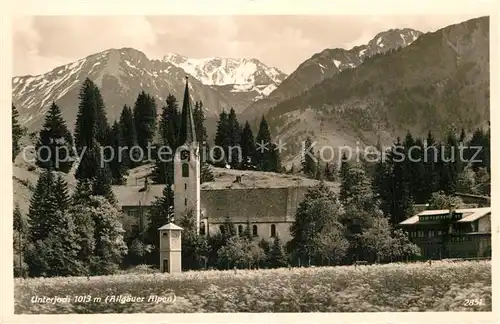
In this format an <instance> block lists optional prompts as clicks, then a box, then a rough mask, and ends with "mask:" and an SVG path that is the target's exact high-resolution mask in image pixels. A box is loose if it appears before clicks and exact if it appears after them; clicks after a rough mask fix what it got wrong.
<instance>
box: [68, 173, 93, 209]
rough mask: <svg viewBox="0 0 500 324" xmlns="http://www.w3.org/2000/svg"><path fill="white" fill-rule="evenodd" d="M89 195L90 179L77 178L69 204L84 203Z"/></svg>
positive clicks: (90, 193)
mask: <svg viewBox="0 0 500 324" xmlns="http://www.w3.org/2000/svg"><path fill="white" fill-rule="evenodd" d="M90 196H92V181H91V180H89V179H82V180H79V181H78V182H77V184H76V189H75V191H74V192H73V195H72V196H71V204H72V205H84V204H86V203H87V202H88V201H89V199H90Z"/></svg>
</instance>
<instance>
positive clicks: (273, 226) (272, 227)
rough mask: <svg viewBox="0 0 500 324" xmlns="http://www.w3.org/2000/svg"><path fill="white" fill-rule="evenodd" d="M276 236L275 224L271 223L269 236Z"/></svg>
mask: <svg viewBox="0 0 500 324" xmlns="http://www.w3.org/2000/svg"><path fill="white" fill-rule="evenodd" d="M275 236H276V225H274V224H271V237H275Z"/></svg>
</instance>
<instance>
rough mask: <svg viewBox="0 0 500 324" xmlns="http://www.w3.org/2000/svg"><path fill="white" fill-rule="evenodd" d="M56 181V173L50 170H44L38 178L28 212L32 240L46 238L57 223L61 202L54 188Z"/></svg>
mask: <svg viewBox="0 0 500 324" xmlns="http://www.w3.org/2000/svg"><path fill="white" fill-rule="evenodd" d="M55 181H56V179H55V175H54V173H53V172H52V171H50V170H45V171H43V172H42V174H41V175H40V177H39V178H38V182H37V184H36V187H35V192H34V193H33V196H32V197H31V201H30V207H29V213H28V220H29V227H30V241H31V242H36V241H38V240H44V239H46V238H47V236H48V235H49V233H50V232H51V231H52V229H53V228H54V226H56V225H57V220H56V219H54V217H56V212H57V211H58V210H59V205H58V204H59V202H58V201H57V199H56V194H55V190H54V189H55Z"/></svg>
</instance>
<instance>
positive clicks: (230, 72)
mask: <svg viewBox="0 0 500 324" xmlns="http://www.w3.org/2000/svg"><path fill="white" fill-rule="evenodd" d="M163 61H164V62H169V63H172V64H173V65H175V66H177V67H180V68H182V69H183V70H184V71H186V73H189V74H191V75H192V76H194V77H195V78H197V79H198V80H200V81H201V82H202V83H203V84H206V85H217V86H224V85H229V84H234V85H253V86H262V85H270V84H274V85H275V86H277V85H279V84H280V83H281V82H282V81H283V80H284V79H285V78H286V76H287V75H286V74H285V73H283V72H282V71H280V70H278V69H277V68H275V67H269V66H267V65H265V64H264V63H262V62H260V61H259V60H257V59H247V58H239V59H235V58H221V57H206V58H188V57H186V56H183V55H179V54H174V53H170V54H167V55H165V56H164V57H163Z"/></svg>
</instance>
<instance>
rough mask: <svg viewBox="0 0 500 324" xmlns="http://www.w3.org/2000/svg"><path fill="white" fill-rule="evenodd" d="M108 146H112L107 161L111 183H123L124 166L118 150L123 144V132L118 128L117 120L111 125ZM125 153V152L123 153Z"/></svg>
mask: <svg viewBox="0 0 500 324" xmlns="http://www.w3.org/2000/svg"><path fill="white" fill-rule="evenodd" d="M110 142H111V143H110V146H111V148H112V152H113V153H112V154H113V155H112V156H111V157H110V158H112V160H111V162H110V163H109V169H110V170H111V178H112V179H113V180H112V183H113V184H117V185H120V184H123V175H124V173H125V166H124V164H123V156H120V154H119V151H120V147H121V146H122V144H123V142H124V141H123V134H122V132H121V129H120V124H119V123H118V121H115V122H114V123H113V126H112V127H111V134H110ZM124 155H126V154H124Z"/></svg>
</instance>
